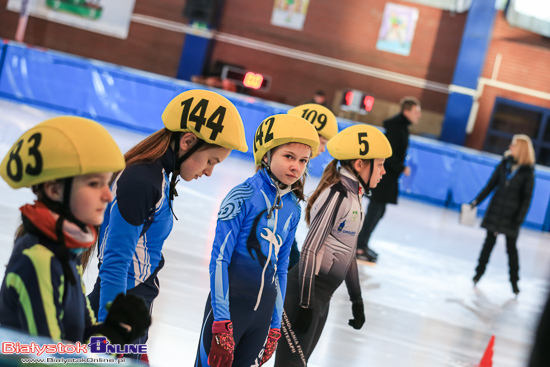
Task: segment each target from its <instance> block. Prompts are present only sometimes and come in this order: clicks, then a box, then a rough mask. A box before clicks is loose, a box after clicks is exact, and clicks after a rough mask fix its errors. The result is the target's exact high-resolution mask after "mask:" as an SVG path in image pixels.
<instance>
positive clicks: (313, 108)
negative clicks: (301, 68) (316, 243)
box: [287, 103, 338, 270]
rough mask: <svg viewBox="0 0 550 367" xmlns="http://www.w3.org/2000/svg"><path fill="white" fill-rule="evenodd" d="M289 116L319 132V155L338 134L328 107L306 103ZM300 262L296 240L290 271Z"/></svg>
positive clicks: (291, 250) (294, 108)
mask: <svg viewBox="0 0 550 367" xmlns="http://www.w3.org/2000/svg"><path fill="white" fill-rule="evenodd" d="M287 113H289V114H291V115H296V116H300V117H303V118H305V119H306V120H308V121H309V122H311V124H312V125H313V127H314V128H315V130H317V133H318V134H319V149H318V150H317V155H319V154H321V153H323V152H324V151H325V149H326V145H327V143H328V141H329V140H330V139H332V138H333V137H334V136H335V135H336V134H337V133H338V121H337V120H336V116H334V113H332V111H331V110H329V109H328V108H327V107H325V106H323V105H320V104H317V103H306V104H302V105H299V106H296V107H293V108H291V109H290V110H288V112H287ZM299 261H300V250H298V243H297V242H296V240H295V241H294V243H293V244H292V248H291V249H290V256H289V261H288V269H289V270H290V269H291V268H292V267H294V266H295V265H296V264H298V262H299Z"/></svg>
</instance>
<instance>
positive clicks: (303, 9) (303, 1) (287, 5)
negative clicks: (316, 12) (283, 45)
mask: <svg viewBox="0 0 550 367" xmlns="http://www.w3.org/2000/svg"><path fill="white" fill-rule="evenodd" d="M308 5H309V0H275V4H274V5H273V13H272V14H271V24H273V25H276V26H279V27H285V28H291V29H296V30H299V31H300V30H302V29H303V28H304V22H305V21H306V14H307V7H308Z"/></svg>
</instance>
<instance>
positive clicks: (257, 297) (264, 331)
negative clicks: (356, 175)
mask: <svg viewBox="0 0 550 367" xmlns="http://www.w3.org/2000/svg"><path fill="white" fill-rule="evenodd" d="M318 146H319V137H318V135H317V131H316V130H315V128H313V126H312V125H311V124H310V123H309V122H308V121H306V120H304V119H303V118H301V117H298V116H294V115H288V114H282V115H275V116H271V117H269V118H267V119H265V120H264V121H263V122H262V123H261V124H260V126H259V127H258V129H257V130H256V135H255V137H254V160H255V162H256V165H258V166H261V168H260V167H258V168H259V170H258V172H257V173H256V174H255V175H254V176H252V177H250V178H249V179H248V180H246V181H245V182H244V183H242V184H240V185H238V186H236V187H235V188H233V189H232V190H231V192H229V194H228V195H227V197H226V198H225V199H224V200H223V202H222V204H221V208H220V211H219V213H218V223H217V227H216V237H215V239H214V244H213V246H212V257H211V260H210V291H211V292H210V295H209V296H208V300H207V302H206V307H205V312H204V320H203V326H202V329H201V337H200V341H199V347H198V351H197V358H196V361H195V366H196V367H206V366H212V367H214V366H215V367H229V366H233V367H249V366H257V365H262V364H264V363H265V362H266V361H267V360H268V359H269V358H270V357H271V354H272V353H273V351H274V350H275V347H276V345H277V341H278V339H279V337H280V335H281V334H280V327H281V314H282V311H283V309H282V306H283V302H284V297H285V290H286V275H287V270H288V255H289V252H290V246H291V245H292V242H293V241H294V235H295V232H296V226H297V225H298V222H299V221H300V206H299V201H300V200H303V199H304V196H303V185H304V181H305V178H304V172H305V170H306V167H307V164H308V161H309V159H310V158H311V157H312V155H313V154H315V153H316V152H317V149H318ZM264 344H265V349H266V352H265V353H263V354H262V351H263V347H264Z"/></svg>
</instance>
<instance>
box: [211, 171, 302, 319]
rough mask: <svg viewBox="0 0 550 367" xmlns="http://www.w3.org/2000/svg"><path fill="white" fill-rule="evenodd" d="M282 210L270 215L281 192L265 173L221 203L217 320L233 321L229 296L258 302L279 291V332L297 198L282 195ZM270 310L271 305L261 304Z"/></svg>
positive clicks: (214, 290) (214, 268)
mask: <svg viewBox="0 0 550 367" xmlns="http://www.w3.org/2000/svg"><path fill="white" fill-rule="evenodd" d="M279 193H280V195H281V202H282V207H281V208H280V209H274V210H273V214H272V215H271V218H270V219H268V218H267V216H268V212H269V210H270V208H271V207H272V206H273V203H274V201H275V199H276V195H277V189H276V187H275V184H274V183H273V181H272V180H271V178H270V177H269V175H268V173H267V172H266V170H265V169H262V170H260V171H258V172H257V173H256V174H255V175H254V176H252V177H250V178H249V179H248V180H246V181H245V182H244V183H242V184H240V185H238V186H236V187H235V188H233V190H231V192H229V194H228V195H227V196H226V198H225V199H224V200H223V202H222V204H221V208H220V212H219V213H218V223H217V227H216V237H215V239H214V244H213V246H212V257H211V260H210V290H211V294H212V301H211V303H212V309H213V312H214V321H223V320H230V319H231V316H230V312H229V308H230V305H229V292H232V293H234V292H235V293H238V294H239V295H240V296H244V297H247V296H249V297H254V298H255V299H256V306H255V308H254V309H255V310H256V309H257V308H258V307H259V306H260V304H261V302H262V293H264V292H266V291H267V290H268V289H269V290H273V289H276V292H277V298H276V302H275V307H274V311H273V316H272V318H271V327H272V328H280V327H281V317H282V312H283V303H284V298H285V292H286V282H287V271H288V256H289V254H290V248H291V246H292V242H293V241H294V235H295V233H296V227H297V226H298V223H299V221H300V212H301V208H300V205H299V204H298V198H297V197H296V195H294V193H292V191H290V189H286V190H282V191H281V190H279ZM262 306H267V305H262Z"/></svg>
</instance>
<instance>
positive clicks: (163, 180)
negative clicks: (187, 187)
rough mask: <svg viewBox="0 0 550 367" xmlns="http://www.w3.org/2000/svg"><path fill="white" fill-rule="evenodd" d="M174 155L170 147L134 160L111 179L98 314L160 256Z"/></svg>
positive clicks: (145, 275)
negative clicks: (152, 156) (147, 160)
mask: <svg viewBox="0 0 550 367" xmlns="http://www.w3.org/2000/svg"><path fill="white" fill-rule="evenodd" d="M174 164H175V155H174V152H173V150H172V149H171V148H168V150H167V151H166V153H165V154H164V155H163V156H162V157H161V158H160V159H157V160H156V161H154V162H152V163H147V164H145V163H142V164H135V165H131V166H129V167H127V168H126V169H125V170H124V171H122V172H121V173H120V174H119V175H118V177H117V179H116V180H115V181H114V182H113V185H112V187H111V191H112V192H113V196H114V198H113V201H112V202H111V203H110V204H109V206H107V210H106V211H105V218H104V221H103V224H102V225H101V229H100V231H99V248H98V258H99V262H100V268H99V278H100V279H101V290H100V301H99V313H98V319H99V320H100V321H101V322H102V321H104V320H105V317H106V316H107V310H106V308H105V306H106V304H107V303H108V302H111V301H113V300H114V299H115V297H116V296H117V295H118V294H119V293H126V290H127V289H131V288H134V287H135V286H137V285H138V284H140V283H142V282H144V281H145V280H147V278H148V277H149V276H150V275H151V274H152V273H153V272H154V271H155V269H156V268H157V266H158V265H159V262H160V260H161V259H162V246H163V244H164V241H165V240H166V238H167V237H168V235H169V234H170V232H171V231H172V225H173V218H172V212H171V210H170V205H169V200H170V199H169V197H170V196H169V190H170V179H169V176H168V175H169V174H170V173H171V172H172V171H173V169H174Z"/></svg>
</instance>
